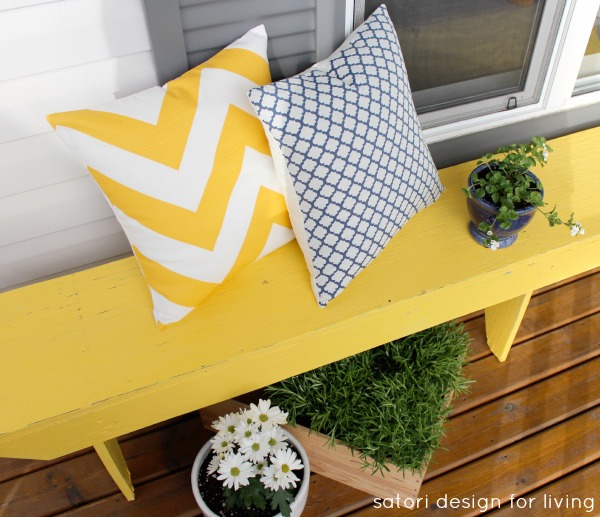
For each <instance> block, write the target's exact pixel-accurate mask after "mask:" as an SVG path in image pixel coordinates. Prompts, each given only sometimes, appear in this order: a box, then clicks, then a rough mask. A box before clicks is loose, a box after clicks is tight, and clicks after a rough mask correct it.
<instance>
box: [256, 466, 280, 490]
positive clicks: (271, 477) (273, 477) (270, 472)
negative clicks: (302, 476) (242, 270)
mask: <svg viewBox="0 0 600 517" xmlns="http://www.w3.org/2000/svg"><path fill="white" fill-rule="evenodd" d="M260 482H261V483H262V484H263V485H264V486H265V487H266V488H269V489H271V490H273V491H275V490H279V489H280V488H282V486H281V484H280V483H279V478H278V477H277V470H276V469H275V468H274V467H273V466H272V465H268V466H266V467H264V468H263V469H262V471H261V474H260Z"/></svg>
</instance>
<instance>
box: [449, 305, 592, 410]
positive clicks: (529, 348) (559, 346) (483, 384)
mask: <svg viewBox="0 0 600 517" xmlns="http://www.w3.org/2000/svg"><path fill="white" fill-rule="evenodd" d="M598 355H600V314H595V315H593V316H589V317H587V318H584V319H582V320H579V321H576V322H574V323H572V324H570V325H568V326H565V327H561V328H558V329H556V330H553V331H552V332H549V333H547V334H543V335H541V336H539V337H536V338H534V339H531V340H529V341H527V342H525V343H523V344H522V345H520V346H517V347H514V348H513V350H512V351H511V361H510V362H506V363H502V364H501V363H498V360H497V359H496V358H495V357H493V356H488V357H486V358H484V359H481V360H479V361H476V362H474V363H471V364H469V365H467V366H466V367H465V369H464V371H465V376H466V377H467V378H469V379H476V380H477V381H476V382H474V383H473V384H472V385H471V392H470V393H469V394H467V395H461V396H458V397H456V398H455V400H454V401H453V406H452V414H453V415H459V414H461V413H463V412H465V411H468V410H469V409H472V408H474V407H477V406H480V405H482V404H485V403H487V402H489V401H491V400H493V399H495V398H497V397H498V396H501V395H503V394H506V393H511V392H513V391H516V390H518V389H521V388H523V387H524V386H527V385H528V384H532V383H534V382H538V381H541V380H542V379H545V378H547V377H550V376H552V375H555V374H557V373H559V372H560V371H563V370H566V369H568V368H571V367H573V366H576V365H577V364H581V363H583V362H585V361H587V360H590V359H592V358H594V357H597V356H598Z"/></svg>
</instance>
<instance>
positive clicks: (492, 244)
mask: <svg viewBox="0 0 600 517" xmlns="http://www.w3.org/2000/svg"><path fill="white" fill-rule="evenodd" d="M499 247H500V243H499V242H498V241H495V240H494V239H492V240H491V241H490V249H491V250H492V251H496V250H497V249H498V248H499Z"/></svg>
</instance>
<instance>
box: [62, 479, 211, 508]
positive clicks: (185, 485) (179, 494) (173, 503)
mask: <svg viewBox="0 0 600 517" xmlns="http://www.w3.org/2000/svg"><path fill="white" fill-rule="evenodd" d="M59 515H60V516H61V517H101V516H107V515H110V516H111V517H127V516H138V517H171V516H177V517H196V516H202V512H201V511H200V508H199V507H198V505H197V504H196V501H195V499H194V496H193V494H192V489H191V486H190V473H189V471H188V470H182V471H179V472H176V473H174V474H170V475H168V476H165V477H162V478H159V479H156V480H154V481H151V482H149V483H145V484H142V485H139V486H136V499H135V500H134V501H127V500H126V499H125V497H124V496H123V495H122V494H120V493H118V494H114V495H111V496H108V497H104V498H102V499H99V500H97V501H94V502H92V503H90V504H87V505H85V506H81V507H79V508H74V509H72V510H70V511H67V512H64V513H61V514H59Z"/></svg>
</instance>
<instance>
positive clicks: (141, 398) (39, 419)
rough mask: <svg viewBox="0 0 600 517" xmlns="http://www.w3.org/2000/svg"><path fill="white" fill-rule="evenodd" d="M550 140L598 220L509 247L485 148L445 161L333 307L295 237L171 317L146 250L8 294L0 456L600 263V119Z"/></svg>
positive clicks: (546, 178)
mask: <svg viewBox="0 0 600 517" xmlns="http://www.w3.org/2000/svg"><path fill="white" fill-rule="evenodd" d="M552 146H553V147H554V149H555V152H554V153H553V154H552V155H551V157H550V163H549V165H548V166H547V167H545V168H544V169H542V170H538V171H537V172H538V173H539V175H540V177H541V178H542V180H543V182H544V185H545V190H546V197H547V199H548V202H549V203H551V204H552V205H553V204H554V203H556V204H557V207H558V209H559V211H560V213H562V214H566V215H567V216H568V214H570V213H571V212H572V211H575V213H576V215H577V218H578V219H579V220H580V221H581V222H582V223H583V225H584V227H585V229H586V234H585V236H583V237H576V238H573V237H571V236H570V234H569V231H568V230H567V229H566V228H565V229H549V228H547V223H546V221H545V220H544V219H543V218H542V217H540V216H537V217H535V218H534V220H533V221H532V223H531V224H530V225H529V227H528V228H527V229H526V230H525V231H524V232H523V233H522V235H521V236H520V237H519V239H518V240H517V242H516V244H515V245H514V246H512V247H511V248H508V249H506V250H499V251H496V252H492V251H490V250H486V249H483V248H481V247H480V246H478V245H476V244H475V243H474V242H473V241H472V240H471V237H470V236H469V234H468V232H467V222H468V215H467V210H466V206H465V200H464V196H463V194H462V192H461V191H460V187H461V186H463V185H464V184H465V182H466V177H467V175H468V173H469V172H470V170H471V169H472V168H473V165H474V163H473V162H470V163H465V164H461V165H457V166H455V167H451V168H447V169H444V170H442V171H441V177H442V181H443V183H444V185H445V186H446V192H445V193H444V194H443V195H442V197H441V199H440V200H439V201H438V202H437V203H436V204H434V205H433V206H431V207H429V208H427V209H426V210H424V211H423V212H421V213H419V214H417V216H416V217H415V218H414V219H413V220H411V221H410V222H409V224H408V225H407V226H406V227H405V228H404V229H403V230H402V231H401V232H399V234H398V235H397V236H396V237H395V238H394V239H393V240H392V241H391V242H390V244H389V245H388V247H387V248H386V249H385V250H384V252H383V253H382V254H381V255H380V256H379V257H378V258H377V259H376V260H375V261H374V262H373V263H372V264H371V265H370V266H369V267H368V268H366V269H365V270H364V271H363V272H362V273H361V274H360V275H359V276H358V277H357V278H356V279H355V280H354V281H353V282H352V283H351V284H350V286H349V287H348V288H347V290H346V291H345V292H344V293H342V295H340V297H339V298H337V299H336V300H334V301H333V302H332V303H331V304H330V305H329V306H328V307H327V308H325V309H320V308H319V307H318V306H317V304H316V302H315V300H314V298H313V294H312V291H311V288H310V283H309V277H308V273H307V271H306V268H305V266H304V263H303V259H302V256H301V253H300V251H299V249H298V247H297V245H296V244H295V243H291V244H289V245H287V246H285V247H284V248H281V249H280V250H278V251H276V252H274V253H272V254H271V255H269V256H268V257H266V258H264V259H263V260H261V261H259V262H257V263H254V264H252V265H250V266H247V267H246V268H244V269H243V270H242V271H241V272H239V273H238V274H237V275H235V276H234V277H232V278H231V279H229V280H228V281H227V282H225V283H224V284H223V285H222V286H221V287H219V288H218V289H217V290H216V291H215V292H214V294H213V295H212V296H211V297H210V298H209V299H208V300H207V301H206V302H205V303H204V304H203V305H202V306H201V307H200V308H198V309H197V310H195V311H194V312H193V313H192V314H191V315H189V316H188V317H187V318H186V319H185V320H183V321H182V322H180V323H177V324H175V325H172V326H168V327H167V328H165V329H163V330H160V331H158V330H157V329H156V326H155V324H154V321H153V318H152V313H151V312H152V309H151V307H152V305H151V300H150V296H149V294H148V291H147V288H146V286H145V282H144V280H143V279H142V277H141V274H140V272H139V269H138V266H137V264H136V262H135V260H134V259H133V258H127V259H123V260H119V261H116V262H112V263H109V264H106V265H103V266H99V267H96V268H93V269H88V270H86V271H82V272H79V273H75V274H70V275H65V276H62V277H60V278H56V279H53V280H49V281H45V282H41V283H37V284H34V285H31V286H27V287H23V288H20V289H16V290H13V291H9V292H5V293H2V294H0V329H1V337H0V357H2V365H3V371H2V375H1V376H0V379H1V380H0V401H2V418H1V419H0V456H5V457H18V458H40V459H48V458H54V457H57V456H60V455H63V454H66V453H69V452H72V451H76V450H79V449H82V448H84V447H87V446H90V445H94V444H99V443H103V442H107V441H109V440H112V439H113V438H115V437H117V436H120V435H123V434H125V433H128V432H131V431H134V430H136V429H140V428H143V427H146V426H148V425H151V424H154V423H156V422H159V421H163V420H166V419H168V418H171V417H174V416H176V415H179V414H183V413H186V412H189V411H192V410H195V409H198V408H201V407H205V406H208V405H210V404H214V403H216V402H219V401H222V400H226V399H229V398H232V397H235V396H237V395H239V394H241V393H245V392H248V391H251V390H253V389H255V388H258V387H261V386H264V385H266V384H269V383H272V382H275V381H278V380H280V379H283V378H286V377H288V376H291V375H294V374H297V373H300V372H303V371H306V370H309V369H312V368H315V367H317V366H320V365H322V364H325V363H328V362H331V361H335V360H338V359H341V358H343V357H346V356H349V355H352V354H355V353H357V352H360V351H363V350H365V349H368V348H371V347H374V346H377V345H380V344H382V343H385V342H387V341H389V340H391V339H394V338H398V337H401V336H404V335H407V334H411V333H413V332H416V331H418V330H421V329H424V328H427V327H430V326H432V325H436V324H438V323H441V322H444V321H447V320H450V319H452V318H455V317H459V316H462V315H464V314H468V313H470V312H472V311H475V310H479V309H482V308H486V307H492V306H495V305H498V304H501V303H502V302H506V301H507V300H513V299H515V298H519V297H522V296H523V295H526V294H527V293H530V292H531V291H533V290H534V289H537V288H540V287H543V286H546V285H548V284H551V283H553V282H556V281H559V280H562V279H564V278H567V277H570V276H573V275H575V274H578V273H581V272H583V271H586V270H589V269H592V268H594V267H597V266H599V265H600V165H599V164H600V128H595V129H592V130H588V131H584V132H581V133H577V134H573V135H570V136H567V137H563V138H559V139H556V140H554V141H552ZM514 312H515V311H513V313H514ZM516 313H517V314H516V316H517V317H518V316H519V315H520V313H521V311H516ZM516 325H517V326H518V322H517V323H516ZM513 327H514V325H513Z"/></svg>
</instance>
